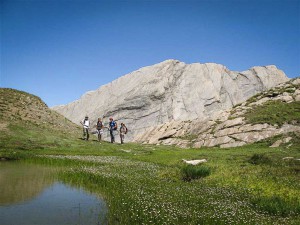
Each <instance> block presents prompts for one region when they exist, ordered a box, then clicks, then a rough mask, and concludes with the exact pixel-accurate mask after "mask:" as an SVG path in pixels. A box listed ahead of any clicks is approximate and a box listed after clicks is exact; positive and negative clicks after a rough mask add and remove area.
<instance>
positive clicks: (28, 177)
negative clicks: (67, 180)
mask: <svg viewBox="0 0 300 225" xmlns="http://www.w3.org/2000/svg"><path fill="white" fill-rule="evenodd" d="M54 175H55V171H54V170H53V169H51V168H47V167H43V166H38V165H32V164H25V163H21V162H0V224H1V225H19V224H22V225H34V224H37V225H54V224H56V225H64V224H66V225H68V224H70V225H89V224H91V225H93V224H96V225H98V224H106V220H105V216H106V214H107V207H106V204H105V202H104V201H103V200H102V199H101V198H98V197H96V196H94V195H91V194H89V193H87V192H85V191H84V190H82V189H77V188H73V187H70V186H68V185H65V184H63V183H60V182H57V181H56V179H55V176H54Z"/></svg>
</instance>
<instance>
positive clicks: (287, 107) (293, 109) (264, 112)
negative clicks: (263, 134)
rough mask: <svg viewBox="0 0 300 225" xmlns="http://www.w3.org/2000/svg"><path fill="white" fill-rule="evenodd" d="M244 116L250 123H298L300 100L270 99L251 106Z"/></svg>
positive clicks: (299, 121) (299, 122) (299, 119)
mask: <svg viewBox="0 0 300 225" xmlns="http://www.w3.org/2000/svg"><path fill="white" fill-rule="evenodd" d="M244 116H245V118H246V120H247V122H248V123H251V124H258V123H268V124H272V125H275V124H277V125H279V126H282V125H283V124H284V123H296V124H300V102H292V103H284V102H281V101H270V102H266V103H265V104H263V105H261V106H255V107H253V108H252V109H251V110H250V111H248V112H246V113H245V114H244Z"/></svg>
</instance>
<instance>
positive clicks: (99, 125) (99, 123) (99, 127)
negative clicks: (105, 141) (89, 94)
mask: <svg viewBox="0 0 300 225" xmlns="http://www.w3.org/2000/svg"><path fill="white" fill-rule="evenodd" d="M96 128H97V134H98V141H99V142H100V141H101V139H102V134H103V128H104V126H103V123H102V120H101V118H98V121H97V125H96Z"/></svg>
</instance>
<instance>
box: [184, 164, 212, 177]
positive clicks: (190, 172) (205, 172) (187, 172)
mask: <svg viewBox="0 0 300 225" xmlns="http://www.w3.org/2000/svg"><path fill="white" fill-rule="evenodd" d="M210 173H211V170H210V168H209V167H207V166H193V165H187V166H184V167H182V169H181V175H182V179H183V180H185V181H191V180H194V179H199V178H201V177H206V176H209V175H210Z"/></svg>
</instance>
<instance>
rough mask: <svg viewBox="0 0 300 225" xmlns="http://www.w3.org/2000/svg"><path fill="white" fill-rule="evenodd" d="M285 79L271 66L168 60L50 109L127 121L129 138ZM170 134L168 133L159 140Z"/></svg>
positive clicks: (206, 115)
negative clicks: (244, 67)
mask: <svg viewBox="0 0 300 225" xmlns="http://www.w3.org/2000/svg"><path fill="white" fill-rule="evenodd" d="M287 80H288V78H287V77H286V75H285V74H284V73H283V72H282V71H281V70H279V69H277V68H276V67H275V66H266V67H253V68H251V69H250V70H247V71H243V72H234V71H230V70H228V69H227V68H226V67H225V66H223V65H220V64H215V63H205V64H200V63H193V64H185V63H183V62H179V61H177V60H167V61H164V62H161V63H159V64H156V65H153V66H148V67H144V68H141V69H139V70H137V71H134V72H132V73H130V74H127V75H125V76H122V77H120V78H118V79H117V80H114V81H113V82H111V83H109V84H107V85H104V86H101V87H100V88H99V89H98V90H95V91H90V92H87V93H86V94H84V95H83V96H82V97H81V98H80V99H79V100H76V101H74V102H72V103H69V104H67V105H63V106H56V107H53V109H54V110H56V111H57V112H59V113H61V114H62V115H64V116H65V117H67V118H68V119H70V120H71V121H73V122H75V123H77V124H79V121H81V120H83V118H84V117H85V116H86V115H88V116H89V118H90V119H91V122H92V123H96V120H97V118H99V117H101V118H103V119H104V122H107V121H108V117H109V116H113V117H114V119H116V120H117V121H119V122H124V123H125V124H126V125H127V127H128V128H129V132H128V136H127V140H133V138H135V139H136V137H137V136H139V137H141V136H142V135H143V133H144V132H145V131H147V132H149V129H151V127H153V129H159V128H158V127H157V126H158V125H162V124H165V123H168V122H171V121H188V120H189V121H194V120H197V119H201V120H205V119H212V118H213V119H214V118H216V117H217V116H218V115H220V114H222V113H224V111H226V110H228V109H230V108H231V107H232V106H234V105H236V104H239V103H242V102H244V101H245V100H247V99H248V98H250V97H251V96H253V95H255V94H256V93H259V92H262V91H265V90H268V89H269V88H271V87H274V86H275V85H277V84H279V83H282V82H285V81H287ZM238 122H240V121H238ZM181 125H182V126H185V125H183V124H181ZM162 126H163V125H162ZM177 126H179V125H178V124H177ZM175 129H178V127H176V128H175ZM161 132H163V133H164V131H161ZM173 133H174V131H168V132H167V133H165V134H164V135H162V139H161V140H163V139H166V138H167V137H168V136H172V135H174V134H173ZM146 136H147V135H146ZM155 139H156V138H155ZM228 140H229V139H228ZM150 142H152V141H150ZM229 142H230V141H229Z"/></svg>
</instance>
